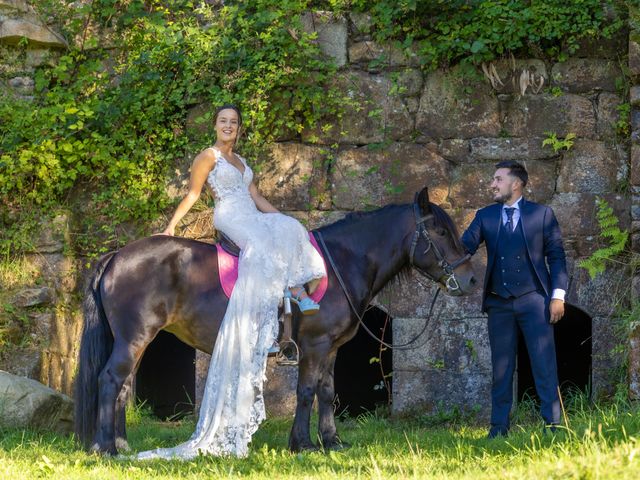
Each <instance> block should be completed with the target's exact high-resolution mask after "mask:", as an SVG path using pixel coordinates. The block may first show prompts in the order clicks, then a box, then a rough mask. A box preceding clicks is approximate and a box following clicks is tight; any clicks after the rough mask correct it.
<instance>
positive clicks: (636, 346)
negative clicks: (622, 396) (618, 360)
mask: <svg viewBox="0 0 640 480" xmlns="http://www.w3.org/2000/svg"><path fill="white" fill-rule="evenodd" d="M629 396H630V397H631V399H633V400H640V327H636V328H634V329H633V330H632V331H631V333H630V335H629Z"/></svg>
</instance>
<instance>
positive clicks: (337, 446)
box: [323, 440, 351, 452]
mask: <svg viewBox="0 0 640 480" xmlns="http://www.w3.org/2000/svg"><path fill="white" fill-rule="evenodd" d="M323 447H324V449H325V450H326V451H332V452H339V451H341V450H346V449H348V448H351V444H350V443H347V442H341V441H340V440H333V441H331V442H327V443H323Z"/></svg>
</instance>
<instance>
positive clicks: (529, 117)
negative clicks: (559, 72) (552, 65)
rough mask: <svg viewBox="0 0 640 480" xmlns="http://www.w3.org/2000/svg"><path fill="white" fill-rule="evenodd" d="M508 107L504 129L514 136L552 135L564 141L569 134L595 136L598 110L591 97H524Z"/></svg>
mask: <svg viewBox="0 0 640 480" xmlns="http://www.w3.org/2000/svg"><path fill="white" fill-rule="evenodd" d="M505 107H506V112H505V114H506V115H505V119H504V128H505V130H506V131H507V132H508V133H509V135H511V136H514V137H532V136H537V137H545V136H546V135H547V133H548V132H551V133H555V134H556V135H557V136H558V137H562V138H564V137H566V136H567V134H568V133H574V134H575V135H577V136H578V137H586V138H593V137H594V136H595V131H596V115H595V108H594V106H593V104H592V103H591V101H590V100H589V99H588V98H585V97H581V96H579V95H575V94H571V93H569V94H566V95H561V96H559V97H554V96H553V95H549V94H542V95H524V96H522V97H520V98H519V99H515V100H513V101H512V102H510V103H508V104H507V105H506V106H505Z"/></svg>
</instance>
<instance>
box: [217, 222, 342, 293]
mask: <svg viewBox="0 0 640 480" xmlns="http://www.w3.org/2000/svg"><path fill="white" fill-rule="evenodd" d="M309 241H310V242H311V244H312V245H313V246H314V247H315V249H316V250H317V251H318V253H319V254H320V256H322V260H323V261H324V256H323V255H322V252H321V251H320V247H318V244H317V243H316V239H315V237H314V236H313V234H312V233H311V232H309ZM216 249H217V250H218V274H219V275H220V284H221V285H222V289H223V290H224V293H225V295H226V296H227V298H229V297H230V296H231V292H232V291H233V287H234V285H235V284H236V280H238V257H234V256H233V255H231V254H229V253H228V252H227V251H226V250H225V249H224V248H222V247H221V246H220V244H219V243H216ZM324 269H325V271H327V262H326V261H325V262H324ZM328 285H329V280H328V279H327V277H322V280H320V284H319V285H318V288H317V289H316V291H315V292H313V295H310V297H311V299H312V300H313V301H314V302H316V303H318V302H320V300H322V297H324V294H325V293H326V292H327V286H328Z"/></svg>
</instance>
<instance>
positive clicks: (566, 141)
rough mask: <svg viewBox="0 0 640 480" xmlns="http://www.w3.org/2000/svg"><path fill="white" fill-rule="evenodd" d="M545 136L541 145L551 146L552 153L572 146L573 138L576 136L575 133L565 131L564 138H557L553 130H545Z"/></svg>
mask: <svg viewBox="0 0 640 480" xmlns="http://www.w3.org/2000/svg"><path fill="white" fill-rule="evenodd" d="M545 134H546V135H547V138H545V139H544V140H543V141H542V146H543V147H546V146H547V145H550V146H551V148H553V153H558V152H559V151H560V150H569V149H571V147H573V140H574V139H575V138H576V134H575V133H567V136H566V137H564V138H559V137H558V135H557V134H555V133H553V132H545Z"/></svg>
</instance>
